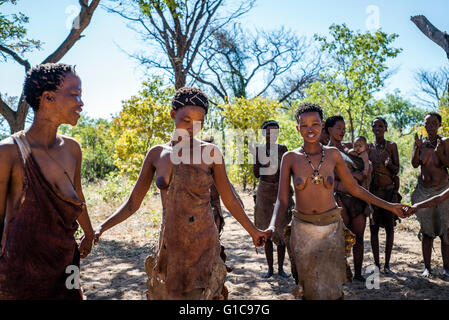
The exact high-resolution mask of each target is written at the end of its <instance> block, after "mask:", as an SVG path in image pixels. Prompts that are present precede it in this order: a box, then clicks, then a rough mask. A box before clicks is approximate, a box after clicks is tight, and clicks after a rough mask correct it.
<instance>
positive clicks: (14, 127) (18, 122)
mask: <svg viewBox="0 0 449 320" xmlns="http://www.w3.org/2000/svg"><path fill="white" fill-rule="evenodd" d="M7 2H10V3H12V4H16V2H17V0H0V6H1V5H3V4H4V3H7ZM99 2H100V0H91V1H90V4H89V0H79V4H80V6H81V9H80V13H79V14H78V16H77V17H76V18H75V20H74V23H73V26H72V29H71V30H70V32H69V35H68V36H67V38H66V39H65V40H64V41H63V42H62V43H61V45H60V46H59V47H58V48H57V49H56V50H55V51H54V52H53V53H51V54H50V55H49V56H48V57H47V58H45V59H44V60H43V61H42V62H41V63H56V62H58V61H59V60H61V59H62V57H64V55H65V54H66V53H67V52H68V51H69V50H70V49H71V48H72V47H73V46H74V44H75V43H76V42H77V41H78V40H80V39H81V37H82V35H81V34H82V32H83V31H84V30H85V29H86V28H87V26H88V25H89V23H90V21H91V19H92V15H93V13H94V11H95V9H96V8H97V7H98V4H99ZM27 22H28V17H26V16H25V15H24V14H22V13H19V14H16V15H12V18H10V19H8V17H6V16H4V15H0V53H1V55H0V56H1V57H2V58H3V60H4V61H8V60H9V59H12V60H13V61H14V62H16V63H18V64H20V65H22V66H23V68H24V69H25V73H26V72H28V71H29V70H30V69H31V65H30V63H29V61H28V60H27V59H26V58H25V57H24V53H26V52H28V51H31V50H33V49H38V48H40V46H41V43H40V42H39V41H36V40H31V39H26V38H25V37H26V34H27V31H26V29H25V27H24V23H27ZM28 109H29V106H28V104H27V103H26V101H25V97H24V95H23V93H22V94H21V96H20V98H19V102H18V105H17V108H11V107H10V106H9V105H8V104H7V103H6V102H5V101H4V100H2V99H1V98H0V114H1V115H2V116H3V117H4V118H5V119H6V121H7V122H8V124H9V127H10V130H11V133H14V132H17V131H20V130H23V128H24V126H25V121H26V117H27V114H28Z"/></svg>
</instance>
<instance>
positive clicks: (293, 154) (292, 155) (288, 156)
mask: <svg viewBox="0 0 449 320" xmlns="http://www.w3.org/2000/svg"><path fill="white" fill-rule="evenodd" d="M301 154H302V152H301V148H297V149H295V150H291V151H287V152H285V153H284V155H283V156H282V162H283V163H292V162H294V161H295V159H298V157H301Z"/></svg>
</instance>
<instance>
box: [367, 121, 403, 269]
mask: <svg viewBox="0 0 449 320" xmlns="http://www.w3.org/2000/svg"><path fill="white" fill-rule="evenodd" d="M371 128H372V130H373V133H374V135H375V137H376V145H378V146H382V145H385V150H386V151H387V152H388V154H390V155H391V156H389V157H387V158H386V159H380V157H384V155H383V153H385V152H382V151H380V150H377V149H376V146H375V144H370V150H369V157H370V160H371V162H372V163H373V169H374V173H376V172H377V173H380V174H375V175H374V179H373V181H372V182H371V186H373V187H375V188H383V187H387V186H391V185H392V184H394V185H395V190H396V191H398V189H399V183H395V181H394V180H393V179H392V178H391V176H392V175H393V176H394V175H397V174H398V172H399V168H400V166H399V153H398V147H397V145H396V143H394V142H390V141H387V140H385V131H386V130H387V128H386V127H385V124H384V122H383V121H382V120H379V119H376V120H374V122H373V123H372V126H371ZM376 159H380V160H381V163H377V161H376ZM382 173H383V174H382ZM374 210H377V209H376V208H374ZM379 228H380V227H379V225H377V224H370V231H371V248H372V250H373V256H374V263H375V264H376V266H377V267H378V268H379V269H380V259H379ZM385 233H386V244H385V265H384V272H385V273H392V271H391V270H390V258H391V252H392V250H393V242H394V220H393V218H391V219H389V220H387V221H385Z"/></svg>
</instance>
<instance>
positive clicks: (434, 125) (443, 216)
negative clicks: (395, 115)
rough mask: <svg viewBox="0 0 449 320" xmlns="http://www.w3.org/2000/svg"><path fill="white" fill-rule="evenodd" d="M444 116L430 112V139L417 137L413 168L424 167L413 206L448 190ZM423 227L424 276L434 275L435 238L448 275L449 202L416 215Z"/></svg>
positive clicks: (448, 154) (448, 142)
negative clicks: (433, 248)
mask: <svg viewBox="0 0 449 320" xmlns="http://www.w3.org/2000/svg"><path fill="white" fill-rule="evenodd" d="M441 120H442V118H441V115H440V114H438V113H436V112H429V113H428V114H427V115H426V116H425V118H424V128H425V129H426V132H427V137H425V138H422V137H418V135H417V134H415V144H414V146H413V155H412V166H413V168H418V167H421V170H420V174H419V177H418V185H417V186H416V189H415V190H414V191H413V193H412V196H411V200H412V204H416V203H420V202H423V201H425V200H427V199H429V198H432V197H433V196H436V195H438V194H440V193H442V192H443V191H444V190H446V189H448V188H449V174H448V173H447V168H449V139H448V138H445V137H441V136H440V135H438V130H439V128H440V127H441ZM416 217H417V219H418V221H419V224H420V231H419V234H420V235H421V236H422V238H421V237H420V240H422V254H423V259H424V271H423V273H422V276H423V277H425V278H427V277H431V276H432V268H431V261H432V247H433V241H434V239H435V238H436V237H440V239H441V256H442V258H443V265H444V270H445V276H447V275H448V274H449V273H448V270H449V236H448V233H449V200H447V199H446V200H445V201H442V202H441V203H440V204H439V205H438V206H437V207H435V208H429V207H423V208H420V210H418V211H417V212H416Z"/></svg>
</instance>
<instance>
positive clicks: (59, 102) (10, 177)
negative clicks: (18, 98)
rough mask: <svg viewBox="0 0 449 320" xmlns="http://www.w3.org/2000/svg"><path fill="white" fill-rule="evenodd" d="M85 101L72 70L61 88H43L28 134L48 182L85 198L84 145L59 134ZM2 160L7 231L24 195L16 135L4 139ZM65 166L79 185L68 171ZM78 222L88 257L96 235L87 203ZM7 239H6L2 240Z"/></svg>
mask: <svg viewBox="0 0 449 320" xmlns="http://www.w3.org/2000/svg"><path fill="white" fill-rule="evenodd" d="M83 105H84V104H83V102H82V100H81V80H80V79H79V78H78V77H77V76H75V75H73V74H70V73H69V74H67V75H66V76H65V78H64V81H63V83H62V85H61V86H60V88H59V89H58V90H56V91H44V92H43V94H42V97H41V101H40V106H39V109H38V110H37V111H36V112H35V116H34V120H33V124H32V125H31V127H30V128H29V129H28V130H26V132H25V135H26V138H27V140H28V142H29V143H30V146H31V150H32V153H33V156H34V158H35V159H36V161H37V163H38V165H39V167H40V168H41V171H42V173H43V174H44V175H45V178H46V179H47V180H48V182H49V183H50V184H52V185H53V186H55V187H56V188H57V189H58V190H59V191H60V192H61V193H62V194H63V195H64V196H66V197H67V198H70V199H74V200H80V201H82V202H85V200H84V195H83V192H82V187H81V156H82V155H81V148H80V146H79V144H78V142H77V141H75V140H74V139H72V138H69V137H65V136H62V135H60V134H57V130H58V127H59V126H60V125H61V124H71V125H76V123H77V122H78V119H79V118H80V115H79V113H80V112H81V110H82V107H83ZM53 159H54V160H53ZM55 160H56V161H57V162H55ZM0 163H1V164H2V165H1V166H0V231H3V229H4V227H6V225H7V224H8V221H10V219H11V218H12V217H13V213H12V210H11V209H12V208H13V206H14V205H15V204H16V203H17V202H18V201H19V197H20V196H21V191H22V179H23V174H24V172H23V168H22V164H21V160H20V156H19V153H18V150H17V146H16V145H15V144H14V142H13V140H12V138H7V139H5V140H3V141H1V142H0ZM61 167H62V168H61ZM63 168H64V169H65V170H66V172H67V174H68V175H69V177H70V179H71V180H72V181H73V184H74V186H75V188H73V186H72V183H71V182H70V181H69V179H68V178H67V176H66V175H65V174H64V169H63ZM78 222H79V224H80V226H81V228H82V229H83V231H84V235H83V237H82V239H81V243H80V244H79V251H80V254H81V258H85V257H86V256H87V255H88V254H89V253H90V251H91V248H92V241H93V238H94V232H93V229H92V225H91V222H90V219H89V215H88V212H87V209H86V206H84V207H83V212H82V214H81V215H80V217H79V218H78ZM0 235H1V233H0ZM4 241H5V239H2V244H4Z"/></svg>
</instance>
